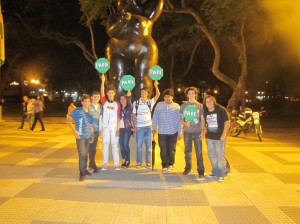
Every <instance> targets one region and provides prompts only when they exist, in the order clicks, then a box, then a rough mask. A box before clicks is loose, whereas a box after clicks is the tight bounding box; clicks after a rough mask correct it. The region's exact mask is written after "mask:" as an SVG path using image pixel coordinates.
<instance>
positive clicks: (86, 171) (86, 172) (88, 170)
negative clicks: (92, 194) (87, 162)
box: [85, 168, 93, 176]
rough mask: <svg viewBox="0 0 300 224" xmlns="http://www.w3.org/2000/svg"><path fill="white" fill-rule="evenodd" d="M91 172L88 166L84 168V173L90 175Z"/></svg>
mask: <svg viewBox="0 0 300 224" xmlns="http://www.w3.org/2000/svg"><path fill="white" fill-rule="evenodd" d="M92 174H93V171H91V170H90V169H89V168H87V169H86V170H85V175H88V176H91V175H92Z"/></svg>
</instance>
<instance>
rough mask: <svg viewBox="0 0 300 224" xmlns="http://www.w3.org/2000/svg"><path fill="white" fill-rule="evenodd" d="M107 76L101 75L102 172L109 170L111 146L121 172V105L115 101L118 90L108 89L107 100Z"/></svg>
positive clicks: (115, 162) (117, 167)
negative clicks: (105, 86)
mask: <svg viewBox="0 0 300 224" xmlns="http://www.w3.org/2000/svg"><path fill="white" fill-rule="evenodd" d="M104 84H105V75H104V74H103V75H101V88H100V93H101V104H102V106H103V115H102V153H103V162H102V168H101V170H107V168H108V157H109V151H108V149H109V145H110V144H111V147H112V155H113V160H114V168H115V170H120V167H119V160H120V156H119V147H118V145H119V129H120V111H121V106H120V103H119V102H117V101H115V95H116V89H115V88H114V87H113V86H109V87H108V88H107V89H106V94H107V98H106V97H105V91H104Z"/></svg>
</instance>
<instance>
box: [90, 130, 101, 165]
mask: <svg viewBox="0 0 300 224" xmlns="http://www.w3.org/2000/svg"><path fill="white" fill-rule="evenodd" d="M98 137H99V132H98V131H95V132H94V141H93V142H92V143H90V144H89V167H90V168H92V169H97V165H96V162H95V156H96V148H97V143H98Z"/></svg>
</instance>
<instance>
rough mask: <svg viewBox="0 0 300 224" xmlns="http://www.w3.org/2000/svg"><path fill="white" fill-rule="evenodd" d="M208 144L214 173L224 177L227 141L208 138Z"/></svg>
mask: <svg viewBox="0 0 300 224" xmlns="http://www.w3.org/2000/svg"><path fill="white" fill-rule="evenodd" d="M206 144H207V151H208V156H209V160H210V163H211V166H212V173H213V174H215V175H216V176H219V177H223V176H224V174H225V171H226V160H225V141H222V140H212V139H206Z"/></svg>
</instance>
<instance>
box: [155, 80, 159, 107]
mask: <svg viewBox="0 0 300 224" xmlns="http://www.w3.org/2000/svg"><path fill="white" fill-rule="evenodd" d="M158 84H159V83H158V81H157V80H155V81H154V87H155V96H154V101H155V102H156V101H157V100H158V98H159V96H160V91H159V88H158Z"/></svg>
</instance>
